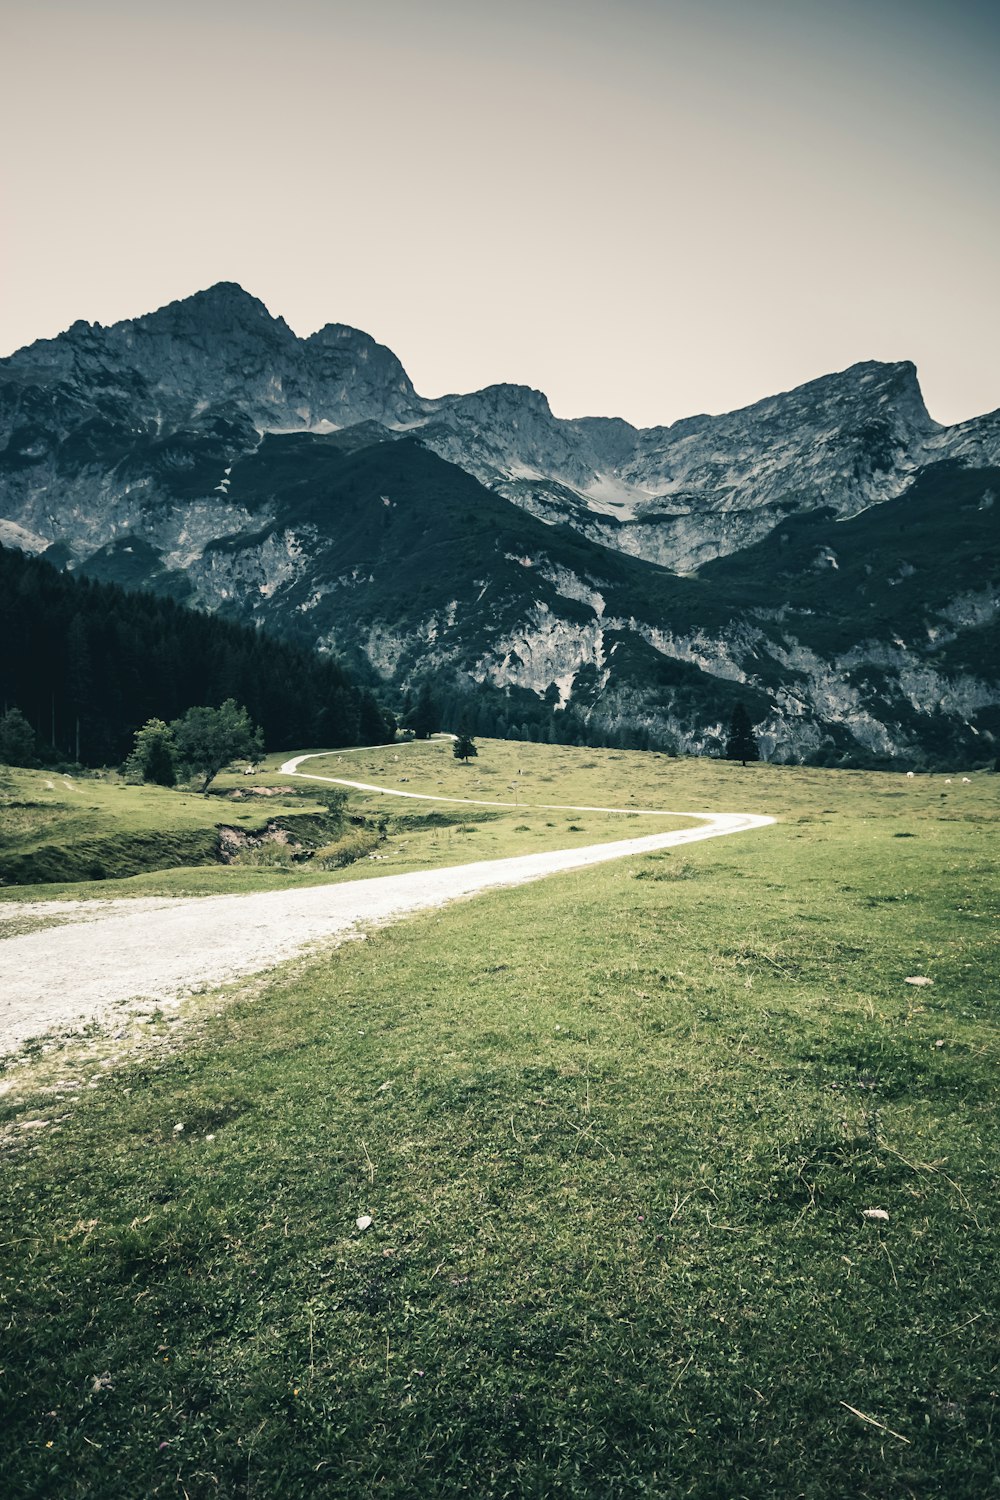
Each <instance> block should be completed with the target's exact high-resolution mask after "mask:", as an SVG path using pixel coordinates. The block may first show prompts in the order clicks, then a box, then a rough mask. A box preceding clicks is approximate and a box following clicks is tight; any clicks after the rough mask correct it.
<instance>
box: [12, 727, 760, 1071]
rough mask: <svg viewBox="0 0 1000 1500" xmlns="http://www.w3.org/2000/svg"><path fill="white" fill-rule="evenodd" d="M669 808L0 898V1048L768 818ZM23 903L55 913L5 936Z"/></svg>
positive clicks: (35, 912) (32, 909)
mask: <svg viewBox="0 0 1000 1500" xmlns="http://www.w3.org/2000/svg"><path fill="white" fill-rule="evenodd" d="M304 758H305V757H298V758H297V759H296V761H294V762H288V763H286V764H287V766H289V767H291V768H292V769H291V771H290V772H289V774H299V775H302V774H304V773H302V772H298V770H297V767H298V764H299V762H300V761H301V760H302V759H304ZM285 769H286V767H284V766H283V767H282V770H285ZM310 779H313V778H310ZM314 779H317V780H331V781H333V780H336V779H337V778H333V777H329V778H327V777H317V778H314ZM377 790H382V791H386V792H389V791H390V789H389V788H377ZM409 795H411V796H412V795H414V794H412V793H410V794H409ZM428 800H434V801H440V800H444V799H440V798H433V799H428ZM628 811H630V812H634V811H635V809H632V808H630V809H628ZM675 816H691V817H699V818H701V819H703V823H702V826H700V827H697V828H686V829H681V830H675V831H673V832H669V833H658V834H650V835H647V836H646V837H643V838H634V839H619V840H616V841H615V842H613V843H607V844H591V845H588V846H585V847H584V848H580V849H565V850H557V851H552V852H548V853H540V854H527V855H520V856H516V857H514V858H509V859H495V860H481V861H478V862H476V863H474V864H466V865H458V866H454V867H452V868H450V869H439V870H429V871H424V872H419V873H414V874H408V875H383V876H377V877H374V878H372V879H370V880H361V881H351V882H348V883H346V884H343V885H320V886H309V887H305V888H301V887H300V888H298V889H296V890H288V891H264V892H258V893H255V894H252V895H241V896H204V897H199V898H194V899H173V900H171V899H164V898H155V899H154V898H151V899H142V898H139V899H136V900H134V901H109V902H97V901H79V902H76V901H59V902H33V903H31V906H30V908H26V907H25V906H24V905H22V904H20V903H14V902H8V903H2V902H0V1053H5V1052H10V1051H12V1050H14V1049H16V1048H17V1047H19V1046H20V1045H22V1044H23V1043H24V1042H26V1041H28V1040H29V1039H30V1038H32V1037H35V1036H39V1035H42V1034H43V1033H45V1032H47V1031H49V1030H51V1029H53V1028H59V1029H72V1028H75V1027H77V1026H83V1025H85V1024H87V1023H88V1022H90V1021H98V1022H101V1021H106V1020H108V1019H109V1017H110V1015H111V1013H112V1012H113V1011H114V1010H115V1009H116V1008H117V1007H120V1006H121V1005H122V1003H123V1002H126V1003H127V1002H136V1003H141V1002H143V1001H145V1002H147V1003H148V1002H149V1001H150V1000H153V1001H158V1002H162V1001H170V1000H176V999H178V998H180V997H182V996H183V995H186V994H190V993H192V991H194V990H197V989H201V988H204V987H214V986H216V985H220V984H225V983H226V982H227V981H229V980H233V979H238V978H241V977H243V976H245V975H248V974H254V973H259V972H261V971H262V970H265V969H270V968H272V967H273V966H274V965H276V964H279V963H281V962H283V961H284V960H287V959H290V958H294V957H296V956H298V955H300V954H302V953H303V952H305V951H306V950H308V949H309V948H311V947H313V946H314V945H316V944H317V943H320V942H322V941H324V940H327V939H330V938H335V937H337V936H339V935H343V934H344V933H346V932H348V931H350V930H351V929H356V928H358V927H362V926H367V925H370V924H373V923H384V922H387V921H391V920H394V919H395V918H398V917H401V916H404V915H406V914H407V913H409V912H415V911H422V910H425V909H427V908H429V907H436V906H443V905H444V904H445V903H446V902H448V901H454V900H456V899H457V898H459V897H462V896H471V895H473V894H475V893H476V892H478V891H486V890H493V889H495V888H497V887H499V886H513V885H522V884H524V883H526V882H528V881H532V880H540V879H542V878H543V877H544V876H546V875H554V874H557V873H558V872H560V871H563V870H577V869H581V868H583V867H585V866H588V865H596V864H602V863H603V862H604V861H606V860H612V859H621V858H622V857H623V856H625V855H631V854H646V853H650V852H651V851H653V850H657V849H670V848H674V847H675V846H677V845H679V844H689V843H694V842H696V841H698V840H701V839H708V838H719V837H721V836H723V835H727V834H731V833H740V832H743V831H744V830H747V829H752V828H760V827H763V826H764V825H766V824H768V823H773V822H774V819H773V818H765V817H757V816H754V815H753V814H749V813H718V814H712V815H705V814H700V813H699V814H676V815H675ZM29 910H30V913H31V915H33V916H39V917H51V918H54V919H56V920H57V921H58V923H59V925H58V926H50V927H48V928H46V929H44V930H41V931H37V932H31V933H28V934H26V935H23V936H20V937H16V936H15V937H8V938H3V936H2V934H3V924H4V920H5V919H12V918H16V917H18V916H21V917H24V916H27V915H28V914H29Z"/></svg>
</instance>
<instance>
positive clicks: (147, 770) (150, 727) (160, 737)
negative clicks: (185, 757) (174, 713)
mask: <svg viewBox="0 0 1000 1500" xmlns="http://www.w3.org/2000/svg"><path fill="white" fill-rule="evenodd" d="M125 775H126V778H127V779H128V780H129V781H152V782H154V783H155V784H156V785H157V786H176V785H177V752H176V749H175V747H174V737H173V734H172V733H171V731H170V729H169V728H168V727H167V725H166V724H164V722H163V720H162V719H147V720H146V722H145V724H143V726H142V728H141V729H137V730H136V732H135V745H134V747H133V749H132V753H131V755H130V756H129V758H128V760H127V761H126V762H125Z"/></svg>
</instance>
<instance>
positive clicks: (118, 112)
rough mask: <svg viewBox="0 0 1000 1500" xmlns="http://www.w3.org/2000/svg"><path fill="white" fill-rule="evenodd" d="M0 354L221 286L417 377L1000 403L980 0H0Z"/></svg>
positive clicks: (633, 414) (674, 396)
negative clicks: (858, 377)
mask: <svg viewBox="0 0 1000 1500" xmlns="http://www.w3.org/2000/svg"><path fill="white" fill-rule="evenodd" d="M0 15H2V30H3V35H2V37H0V56H2V62H0V129H2V139H3V142H4V146H3V152H2V165H0V183H2V215H3V222H2V231H3V237H2V262H0V265H2V298H0V353H9V352H10V351H11V350H13V349H14V348H17V347H19V346H20V345H22V344H25V343H28V342H30V341H31V340H32V339H34V338H38V337H42V336H48V335H52V334H55V333H57V332H59V331H60V330H62V329H64V328H66V327H67V326H68V325H69V324H70V323H71V322H72V321H74V319H76V318H81V317H82V318H86V319H88V320H90V321H94V320H99V321H101V322H103V323H109V322H114V321H116V320H117V319H119V318H125V317H133V316H137V315H139V314H141V313H143V312H148V311H151V310H152V309H153V308H155V307H158V306H160V305H162V304H163V303H165V302H168V301H172V300H173V299H175V298H177V297H183V296H187V295H189V294H190V293H192V292H194V291H196V290H198V289H200V288H202V287H205V286H208V285H210V284H211V283H212V282H215V281H220V280H232V281H238V282H240V283H241V284H242V285H243V286H244V287H245V288H246V289H247V290H248V291H250V292H253V293H254V294H255V295H256V296H258V297H260V298H261V299H262V300H263V301H264V302H265V303H266V304H267V306H268V307H269V308H270V310H271V312H272V313H275V314H280V315H282V316H283V317H284V318H285V319H286V321H287V322H288V323H289V324H290V325H291V327H292V328H293V329H295V331H296V332H297V333H300V334H306V333H310V332H312V331H313V330H314V329H315V328H317V327H319V326H320V325H322V324H323V323H327V322H340V323H351V324H353V325H355V326H356V327H359V328H363V329H365V330H366V331H367V332H368V333H371V334H372V335H374V337H375V338H377V339H379V340H381V341H382V342H383V343H386V344H388V345H389V346H390V347H391V348H392V349H393V350H395V352H396V353H397V354H398V355H399V357H400V358H401V359H402V361H403V363H404V365H405V366H406V368H407V370H408V371H409V373H410V375H411V376H412V378H413V380H414V382H415V384H416V386H417V389H418V390H419V391H421V392H422V393H423V394H425V395H429V396H435V395H440V394H443V393H444V392H446V391H456V390H471V389H474V388H476V387H478V386H482V385H487V384H490V383H492V382H495V381H500V380H511V381H517V382H520V383H522V384H526V385H532V386H536V387H538V388H540V389H541V390H544V391H545V392H546V394H547V395H548V396H549V399H550V401H551V403H552V407H553V410H554V411H555V412H556V413H557V414H558V415H560V416H580V415H585V414H600V415H618V416H624V417H627V418H628V419H629V420H630V421H633V422H636V423H638V424H642V425H649V424H652V423H655V422H666V421H673V420H675V419H676V418H678V417H682V416H686V415H690V414H692V413H694V412H700V411H726V410H731V409H732V408H734V407H737V406H741V405H745V404H746V403H748V402H750V401H754V400H756V399H758V398H759V397H762V396H766V395H770V394H773V393H774V392H776V391H779V390H787V389H788V388H789V387H791V386H793V385H796V384H799V383H800V382H801V381H804V380H808V379H811V378H813V377H814V376H817V375H821V374H825V373H828V372H829V371H832V370H837V369H843V368H844V367H845V366H847V365H849V364H853V363H854V362H855V361H857V360H862V359H913V360H914V361H915V362H916V364H917V366H918V369H919V372H920V378H921V384H922V386H923V390H924V395H925V397H926V400H927V403H928V406H929V408H930V411H931V414H932V415H933V416H935V417H936V418H937V419H938V420H939V421H946V422H953V421H958V420H961V419H962V418H964V417H968V416H972V415H975V414H977V413H979V412H982V411H986V410H991V409H993V408H996V407H998V406H1000V356H998V351H1000V293H998V283H1000V274H998V271H1000V254H998V246H1000V232H998V231H1000V150H998V147H1000V88H998V87H997V79H998V76H1000V66H998V65H1000V19H998V17H1000V7H997V6H996V4H988V3H985V0H617V3H611V0H502V3H501V0H422V3H419V0H365V3H347V0H281V3H278V4H275V3H274V0H267V3H264V0H155V3H152V0H2V9H0Z"/></svg>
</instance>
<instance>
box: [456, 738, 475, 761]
mask: <svg viewBox="0 0 1000 1500" xmlns="http://www.w3.org/2000/svg"><path fill="white" fill-rule="evenodd" d="M452 750H453V752H454V755H455V759H456V760H469V759H471V757H472V756H473V755H478V754H479V751H478V750H477V749H476V742H475V740H474V739H473V738H472V735H471V734H457V735H456V736H455V743H454V745H453V746H452Z"/></svg>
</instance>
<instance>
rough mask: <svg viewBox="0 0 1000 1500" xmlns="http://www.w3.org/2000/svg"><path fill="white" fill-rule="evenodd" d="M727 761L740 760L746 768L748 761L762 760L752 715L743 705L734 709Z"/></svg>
mask: <svg viewBox="0 0 1000 1500" xmlns="http://www.w3.org/2000/svg"><path fill="white" fill-rule="evenodd" d="M726 759H727V760H738V761H739V762H740V763H741V765H744V766H745V765H746V763H747V761H748V760H760V747H759V746H758V744H757V741H756V739H755V738H754V732H753V725H752V724H751V722H750V715H749V714H748V713H747V711H746V709H745V708H744V707H743V704H742V703H737V705H736V707H735V708H734V709H733V717H732V719H731V720H730V723H729V739H728V740H727V741H726Z"/></svg>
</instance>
